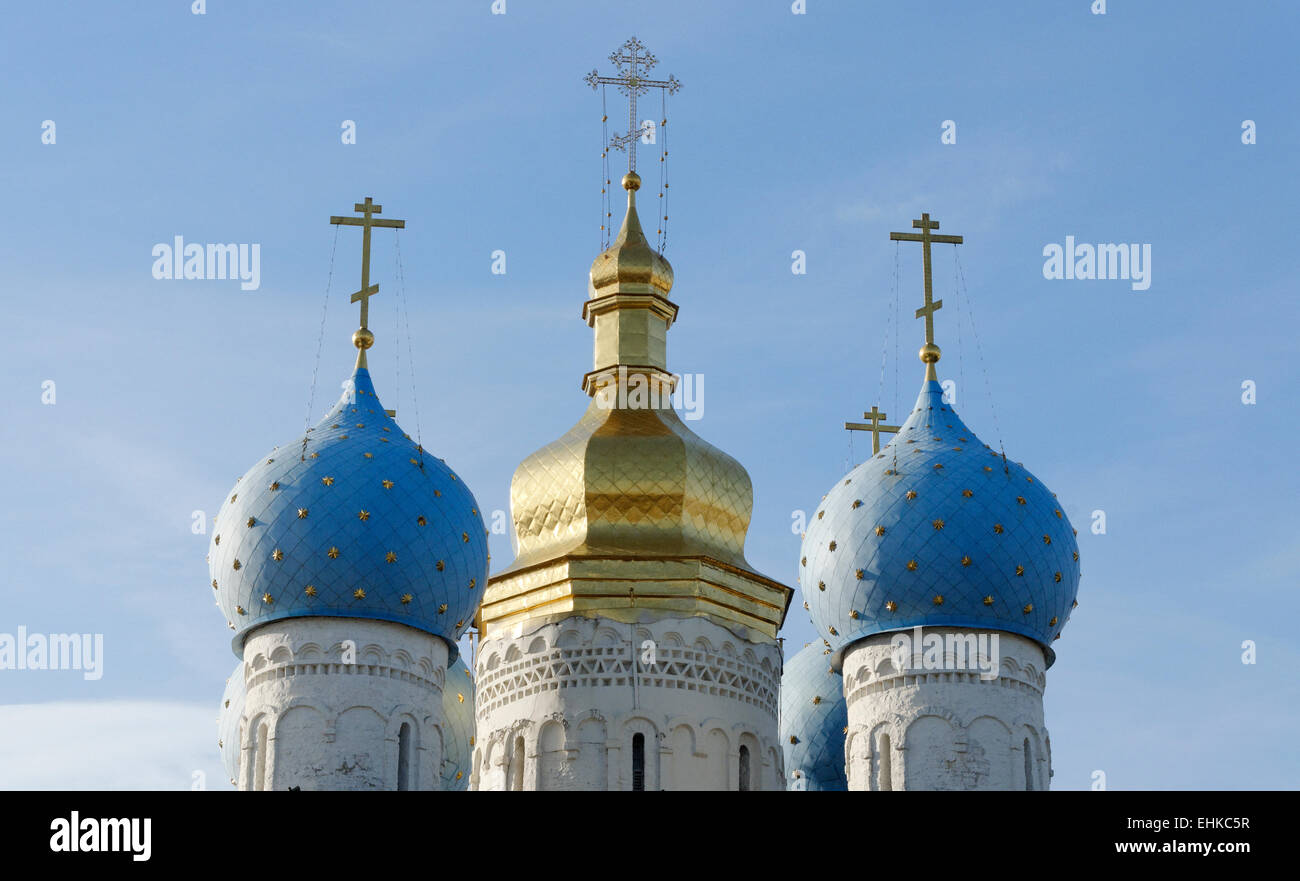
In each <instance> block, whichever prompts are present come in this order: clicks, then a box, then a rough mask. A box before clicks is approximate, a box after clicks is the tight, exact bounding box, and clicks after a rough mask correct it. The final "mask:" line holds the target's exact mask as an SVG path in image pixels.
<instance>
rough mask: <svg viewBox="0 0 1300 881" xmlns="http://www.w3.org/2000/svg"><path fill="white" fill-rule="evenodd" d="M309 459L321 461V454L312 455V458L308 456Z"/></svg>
mask: <svg viewBox="0 0 1300 881" xmlns="http://www.w3.org/2000/svg"><path fill="white" fill-rule="evenodd" d="M307 458H308V459H319V458H320V453H312V454H311V455H310V456H308V457H307Z"/></svg>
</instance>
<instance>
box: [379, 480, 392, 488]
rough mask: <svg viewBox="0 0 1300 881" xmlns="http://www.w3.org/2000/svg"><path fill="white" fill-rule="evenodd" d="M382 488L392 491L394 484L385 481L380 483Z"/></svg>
mask: <svg viewBox="0 0 1300 881" xmlns="http://www.w3.org/2000/svg"><path fill="white" fill-rule="evenodd" d="M380 486H382V487H383V488H384V489H392V488H393V482H392V481H391V480H384V481H381V482H380Z"/></svg>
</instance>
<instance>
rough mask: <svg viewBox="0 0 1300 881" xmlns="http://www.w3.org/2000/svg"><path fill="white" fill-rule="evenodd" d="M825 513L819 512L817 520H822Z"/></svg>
mask: <svg viewBox="0 0 1300 881" xmlns="http://www.w3.org/2000/svg"><path fill="white" fill-rule="evenodd" d="M825 513H826V512H825V511H818V512H817V519H818V520H820V519H822V515H823V514H825Z"/></svg>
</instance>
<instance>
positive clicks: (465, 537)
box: [460, 532, 469, 544]
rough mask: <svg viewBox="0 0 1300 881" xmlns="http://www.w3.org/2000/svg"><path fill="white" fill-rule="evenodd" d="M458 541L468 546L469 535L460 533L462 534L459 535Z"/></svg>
mask: <svg viewBox="0 0 1300 881" xmlns="http://www.w3.org/2000/svg"><path fill="white" fill-rule="evenodd" d="M460 540H461V541H463V542H465V543H466V544H469V533H468V532H462V533H461V534H460Z"/></svg>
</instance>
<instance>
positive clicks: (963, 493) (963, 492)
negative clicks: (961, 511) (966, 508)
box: [961, 489, 975, 499]
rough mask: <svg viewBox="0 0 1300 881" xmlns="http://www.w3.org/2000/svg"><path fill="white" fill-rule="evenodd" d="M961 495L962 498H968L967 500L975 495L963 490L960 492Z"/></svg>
mask: <svg viewBox="0 0 1300 881" xmlns="http://www.w3.org/2000/svg"><path fill="white" fill-rule="evenodd" d="M961 494H962V496H963V497H965V498H968V499H969V498H970V497H971V496H973V495H975V493H974V492H972V491H971V490H968V489H964V490H962V491H961Z"/></svg>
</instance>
